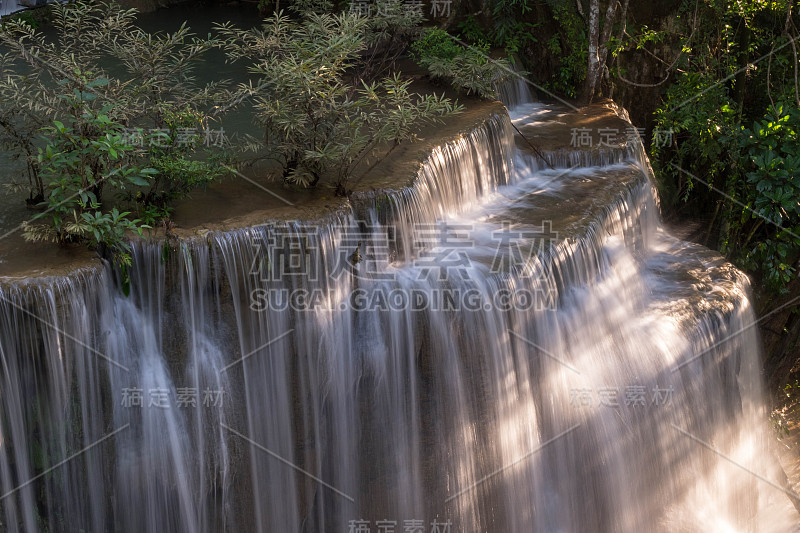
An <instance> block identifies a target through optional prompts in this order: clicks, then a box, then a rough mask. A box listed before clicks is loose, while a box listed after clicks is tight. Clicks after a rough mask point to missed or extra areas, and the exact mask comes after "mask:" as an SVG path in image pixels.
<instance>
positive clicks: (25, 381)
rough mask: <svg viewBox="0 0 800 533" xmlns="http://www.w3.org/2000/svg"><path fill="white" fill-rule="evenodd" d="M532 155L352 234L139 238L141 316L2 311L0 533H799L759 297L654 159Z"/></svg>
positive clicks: (457, 146)
mask: <svg viewBox="0 0 800 533" xmlns="http://www.w3.org/2000/svg"><path fill="white" fill-rule="evenodd" d="M543 109H546V108H544V107H531V106H528V108H526V110H524V111H523V110H519V109H518V110H517V112H516V113H515V114H514V117H515V118H520V117H523V116H532V115H535V114H536V113H539V112H540V111H542V110H543ZM520 146H522V145H520ZM545 156H546V157H547V158H548V160H549V161H550V162H551V163H553V164H554V166H556V167H558V168H557V169H556V170H550V169H548V170H542V169H543V168H544V167H543V166H541V165H540V164H539V163H538V162H537V160H536V159H535V158H533V156H532V155H531V154H528V153H526V152H525V150H524V148H516V147H515V145H514V137H513V134H512V130H511V125H510V122H509V118H508V117H507V116H505V115H498V116H495V117H492V118H491V119H490V120H487V121H486V123H485V124H484V125H483V126H482V127H480V128H478V129H476V130H475V131H473V132H472V133H471V134H470V135H467V136H464V137H462V138H460V139H458V140H455V141H453V142H451V143H448V144H446V145H444V146H441V147H439V148H437V149H435V150H434V151H433V153H432V154H431V156H430V158H429V159H428V161H427V162H426V163H425V164H424V165H423V167H422V168H421V170H420V172H419V175H418V179H417V181H416V182H415V184H414V186H413V187H411V188H408V189H404V190H402V191H399V192H397V193H392V194H388V195H374V196H370V197H367V196H362V197H360V198H354V202H355V208H354V210H353V213H350V214H340V215H337V216H333V217H330V218H329V219H326V220H325V221H323V222H321V223H317V224H312V223H300V222H275V223H271V224H267V225H264V226H259V227H255V228H247V229H241V230H238V231H232V232H227V233H211V234H209V235H207V236H206V237H204V238H202V239H196V240H194V241H189V242H183V243H180V244H178V245H175V244H174V243H172V244H170V243H167V245H163V244H153V243H137V244H135V246H134V253H133V256H134V264H133V267H132V268H131V281H130V287H131V292H130V295H129V296H125V295H124V294H123V291H122V290H121V289H120V284H119V283H118V280H116V279H115V274H114V273H113V272H111V271H110V270H102V269H95V270H91V269H90V270H86V271H84V272H81V273H79V274H76V275H74V276H71V277H68V278H49V279H45V280H41V281H36V282H31V283H29V284H19V283H17V284H6V285H2V286H0V362H1V363H2V374H1V375H0V397H2V408H1V409H2V412H1V414H0V416H2V424H1V425H0V431H1V433H0V486H1V487H2V494H0V505H2V509H3V512H2V514H0V523H1V524H2V525H0V529H2V530H7V531H17V530H20V531H37V530H45V529H46V530H49V531H79V530H84V531H93V532H97V531H112V530H114V531H259V532H272V531H281V532H283V531H303V532H311V531H324V532H337V531H341V532H348V531H354V532H360V533H364V532H366V531H382V532H388V531H414V532H426V533H427V532H432V531H438V532H444V531H465V532H477V531H513V532H527V531H547V532H551V531H619V532H629V531H636V530H640V529H645V528H646V529H647V530H656V531H709V530H714V531H791V530H792V529H793V528H796V525H795V524H796V523H797V522H798V520H797V514H796V512H795V511H794V509H793V508H792V505H791V499H790V498H791V497H792V495H791V494H787V493H786V492H785V490H784V489H783V488H782V487H783V486H784V483H783V482H782V481H780V472H779V470H778V468H777V466H776V463H775V461H774V460H773V458H772V454H771V451H770V449H769V441H770V438H769V430H768V429H767V427H766V424H765V420H766V414H765V411H764V406H763V403H762V391H761V381H760V376H759V349H758V342H757V338H756V334H755V332H754V328H753V327H752V325H753V312H752V309H751V308H750V305H749V301H748V296H747V282H746V279H745V278H744V277H743V276H742V275H741V274H740V273H739V272H737V271H736V270H735V269H733V268H732V267H731V266H730V265H728V264H726V263H725V262H724V261H722V260H721V259H720V258H718V257H717V256H716V255H714V254H713V253H711V252H709V251H708V250H705V249H703V248H702V247H699V246H695V245H691V244H688V243H684V242H680V241H678V240H676V239H674V238H672V237H670V236H669V235H668V234H667V233H666V232H665V231H664V230H663V228H662V227H661V226H660V224H659V221H658V216H657V205H656V203H655V196H654V192H653V189H652V186H651V183H650V179H649V176H650V172H649V166H648V164H647V160H646V158H645V156H644V155H643V152H642V150H641V146H640V145H636V144H632V145H630V146H628V147H623V148H620V149H616V150H606V151H600V152H597V151H595V152H588V151H577V150H575V151H561V152H547V153H546V154H545ZM354 213H359V214H360V215H361V216H358V217H357V216H356V215H355V214H354ZM357 219H360V220H357Z"/></svg>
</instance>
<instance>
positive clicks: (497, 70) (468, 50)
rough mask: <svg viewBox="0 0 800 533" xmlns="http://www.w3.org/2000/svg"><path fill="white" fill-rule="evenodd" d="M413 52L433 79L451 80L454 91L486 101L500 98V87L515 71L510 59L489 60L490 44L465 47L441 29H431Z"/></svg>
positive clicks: (417, 42)
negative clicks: (463, 92)
mask: <svg viewBox="0 0 800 533" xmlns="http://www.w3.org/2000/svg"><path fill="white" fill-rule="evenodd" d="M411 50H412V54H413V56H414V58H415V60H416V61H417V63H419V65H420V66H422V67H424V68H427V69H428V72H429V73H430V75H431V77H433V78H434V79H436V78H440V79H445V80H448V81H449V82H450V84H451V85H452V86H453V88H455V89H457V90H462V91H466V92H467V94H478V95H480V96H482V97H483V98H492V99H494V98H496V97H497V93H496V86H497V85H498V84H499V83H502V82H503V81H505V80H506V79H508V78H509V77H510V76H511V74H512V72H513V71H512V69H511V64H510V63H509V62H508V60H506V59H498V60H495V59H491V58H490V57H489V45H488V44H486V43H483V44H481V45H475V46H470V47H464V46H461V45H459V44H458V43H456V42H455V41H454V40H453V37H452V36H451V35H450V34H449V33H447V32H446V31H444V30H440V29H438V28H437V29H429V30H427V31H426V32H425V33H424V34H423V36H422V37H421V38H420V39H419V40H418V41H416V42H415V43H414V44H412V45H411Z"/></svg>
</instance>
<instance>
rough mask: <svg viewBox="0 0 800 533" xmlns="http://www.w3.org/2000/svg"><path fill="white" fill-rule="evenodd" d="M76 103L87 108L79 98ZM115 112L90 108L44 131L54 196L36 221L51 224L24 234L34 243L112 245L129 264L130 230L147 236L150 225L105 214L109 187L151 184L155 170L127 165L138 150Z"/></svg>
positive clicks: (46, 175) (42, 158) (44, 163)
mask: <svg viewBox="0 0 800 533" xmlns="http://www.w3.org/2000/svg"><path fill="white" fill-rule="evenodd" d="M73 102H74V105H75V106H76V107H82V105H81V104H82V99H81V98H80V97H79V96H78V95H76V97H75V99H74V100H73ZM109 110H110V109H104V110H103V111H105V113H100V114H95V113H94V112H92V111H91V110H90V109H84V110H83V112H82V113H81V114H80V115H79V116H78V117H76V118H75V119H74V120H73V121H72V123H71V124H69V125H64V124H63V123H61V122H59V121H55V122H54V123H53V126H49V127H46V128H44V129H43V132H44V133H45V140H46V144H45V146H44V147H43V148H40V149H39V155H38V159H39V163H40V165H41V168H42V178H43V179H44V180H45V181H46V182H47V187H48V190H49V195H48V197H47V200H46V202H45V207H46V208H47V209H46V210H45V211H44V212H43V213H42V214H40V215H37V216H36V217H35V220H47V224H37V223H28V224H26V226H25V228H24V235H25V236H26V238H28V239H29V240H32V241H37V240H50V241H55V242H66V241H73V240H86V241H88V242H89V243H90V244H91V245H93V246H95V247H102V246H107V247H109V248H110V250H111V251H112V253H113V256H114V259H115V260H116V261H117V262H118V263H121V264H125V263H127V261H128V256H127V252H128V251H129V249H128V244H127V242H126V240H125V232H126V231H135V232H136V233H138V234H140V235H141V233H142V230H143V229H145V228H146V226H144V225H139V221H138V220H132V219H130V218H128V215H129V214H130V213H128V212H120V211H119V210H118V209H117V208H116V207H114V208H112V209H111V210H110V211H105V212H104V211H103V210H102V203H103V202H102V192H103V187H104V186H105V185H108V186H110V187H113V188H115V189H121V190H124V189H126V188H133V187H143V186H147V185H148V184H149V177H150V176H152V175H153V174H154V173H155V170H154V169H151V168H138V167H135V166H132V165H127V164H125V163H124V156H125V153H126V152H127V151H129V150H130V149H131V148H132V147H131V146H130V145H128V144H126V143H125V142H124V140H123V137H122V131H121V127H120V126H119V124H116V123H114V122H112V121H111V120H110V119H109V117H108V115H107V114H106V113H107V112H108V111H109Z"/></svg>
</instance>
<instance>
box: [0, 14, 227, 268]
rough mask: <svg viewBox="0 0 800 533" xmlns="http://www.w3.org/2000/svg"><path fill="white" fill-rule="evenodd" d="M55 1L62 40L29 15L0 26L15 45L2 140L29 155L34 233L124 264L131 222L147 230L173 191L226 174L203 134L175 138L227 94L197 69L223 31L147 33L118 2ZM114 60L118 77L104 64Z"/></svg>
mask: <svg viewBox="0 0 800 533" xmlns="http://www.w3.org/2000/svg"><path fill="white" fill-rule="evenodd" d="M51 12H52V17H53V20H52V24H53V26H54V27H55V30H56V33H57V38H56V39H55V40H54V39H51V38H47V37H46V36H45V35H44V34H43V33H42V32H40V31H37V30H36V29H35V28H33V27H32V26H30V25H29V24H27V23H26V21H25V20H19V19H18V20H10V21H6V22H4V24H3V26H2V28H0V42H2V43H3V44H4V45H5V46H6V47H7V48H8V49H9V50H10V52H8V53H7V54H5V55H3V56H2V57H0V97H2V98H0V143H2V145H3V146H4V148H6V149H9V150H10V151H11V152H12V155H14V156H16V157H20V158H23V159H25V161H26V163H27V169H28V186H27V187H28V189H29V202H31V203H38V204H39V207H40V208H42V209H44V210H45V211H44V212H43V213H42V214H41V215H40V216H38V217H36V220H35V221H34V222H33V223H30V224H28V225H27V226H26V228H25V232H24V235H25V236H26V238H28V239H31V240H42V239H47V240H53V241H56V242H66V241H76V240H77V241H84V242H86V243H88V244H89V245H91V246H93V247H96V248H98V249H103V248H105V249H109V250H110V251H111V255H112V257H113V259H114V260H115V261H116V262H117V263H119V264H122V265H124V264H126V262H127V261H128V260H129V257H128V254H127V244H126V241H125V239H124V235H125V233H126V232H128V231H133V232H134V233H139V234H141V232H142V230H143V229H146V228H147V227H148V226H149V225H150V224H153V223H156V222H158V221H159V220H158V218H159V217H163V216H168V214H169V204H170V203H171V202H172V201H173V200H175V199H176V198H179V197H181V196H185V195H186V194H188V192H189V191H190V190H192V189H193V188H194V187H195V186H197V185H202V184H206V183H208V182H210V181H212V180H214V179H217V178H218V177H220V176H221V175H222V174H223V170H221V168H222V167H220V166H218V165H216V164H214V161H213V160H211V159H208V156H207V155H204V154H201V153H200V152H201V151H202V150H200V148H202V146H201V144H200V143H196V142H177V140H178V138H179V133H180V131H181V130H183V129H186V128H189V127H194V128H202V127H204V126H205V125H207V124H208V120H209V119H210V118H211V117H209V116H207V114H206V112H205V111H204V110H205V109H209V108H212V107H213V106H214V105H215V104H217V103H220V102H221V101H222V100H223V99H224V97H225V92H224V91H222V90H221V89H220V87H219V86H218V84H210V85H208V86H205V87H197V86H196V85H195V84H194V81H193V79H192V77H191V72H192V68H193V66H194V65H195V64H196V63H197V62H198V61H199V59H200V58H201V57H202V55H203V54H204V53H205V52H206V51H208V50H210V49H211V48H212V47H214V46H216V44H217V43H216V42H215V41H213V40H211V39H205V40H203V39H197V38H195V37H194V36H193V35H192V34H191V31H190V30H189V29H188V28H186V27H185V26H183V27H181V28H180V29H179V30H178V31H176V32H174V33H172V34H155V35H154V34H149V33H147V32H144V31H142V30H141V29H139V28H137V27H136V26H135V25H134V21H135V14H136V13H135V11H134V10H123V9H121V8H120V7H119V5H118V4H116V3H113V2H111V3H102V2H91V1H78V2H72V3H69V4H65V5H53V6H52V8H51ZM109 62H111V63H114V64H115V70H117V69H118V70H119V72H118V74H117V76H116V77H112V76H110V75H109V74H108V73H107V72H106V69H105V68H104V67H103V66H102V65H103V64H104V63H105V64H109ZM132 137H138V140H139V142H132ZM15 185H16V188H17V189H23V188H25V186H24V184H23V183H16V184H15ZM143 214H146V218H147V222H148V223H144V222H142V220H141V215H143ZM136 216H139V217H140V218H134V217H136Z"/></svg>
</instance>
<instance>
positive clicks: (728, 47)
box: [638, 0, 800, 295]
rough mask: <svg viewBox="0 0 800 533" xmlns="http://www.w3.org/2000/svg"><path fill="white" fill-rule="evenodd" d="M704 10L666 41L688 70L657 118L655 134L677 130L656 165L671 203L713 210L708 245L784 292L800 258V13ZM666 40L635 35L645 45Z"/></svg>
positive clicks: (782, 6) (716, 5)
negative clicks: (797, 54)
mask: <svg viewBox="0 0 800 533" xmlns="http://www.w3.org/2000/svg"><path fill="white" fill-rule="evenodd" d="M699 6H700V8H699V9H700V11H699V13H698V17H697V20H699V21H700V23H699V25H698V26H697V27H696V28H694V29H691V30H687V32H688V31H691V33H690V34H689V35H677V36H669V38H670V39H673V40H674V41H675V42H677V43H679V45H680V46H681V50H682V54H683V55H684V57H683V58H682V59H681V61H680V67H681V68H682V69H683V70H684V72H682V73H681V74H680V75H679V76H677V77H676V80H675V82H674V83H673V85H671V86H670V87H669V89H668V90H667V93H666V96H665V101H664V104H663V105H662V106H661V107H660V108H659V109H658V110H657V112H656V124H655V127H656V128H658V129H660V130H664V131H666V130H672V131H673V136H674V142H673V143H672V144H671V145H669V146H658V145H655V144H654V145H653V147H651V155H652V156H653V163H654V167H655V168H656V169H657V170H658V175H659V181H660V184H661V186H662V192H664V193H665V194H664V198H665V199H666V200H667V203H674V202H677V201H678V200H680V201H682V202H684V203H685V209H687V210H689V211H690V212H691V211H700V212H703V214H709V213H708V207H707V206H709V205H711V206H716V207H715V208H714V209H713V213H711V214H712V219H711V220H710V221H709V225H710V226H709V229H708V234H709V235H711V236H712V239H713V240H712V241H711V242H710V243H709V244H711V245H712V246H716V247H718V248H719V249H720V250H721V251H723V252H724V253H725V254H727V255H728V257H730V258H731V259H732V260H733V261H734V262H736V263H737V264H738V265H740V266H741V267H743V268H745V269H747V270H749V271H750V272H753V273H755V274H756V275H757V277H758V279H759V280H760V282H761V283H759V285H761V286H763V287H764V288H765V289H766V290H767V291H766V292H767V293H768V294H773V295H774V294H781V293H783V292H785V291H786V290H787V286H788V284H789V283H790V282H791V281H792V280H793V279H794V278H795V277H796V275H797V274H796V269H797V261H798V257H800V238H798V235H800V205H798V198H800V182H798V172H799V171H800V156H798V154H800V140H798V128H800V111H798V105H800V102H798V101H797V92H796V90H797V85H796V81H795V69H794V67H793V63H794V62H796V59H795V58H794V50H793V49H792V47H791V44H792V42H793V41H790V39H789V37H790V34H789V33H788V32H789V30H791V29H792V28H795V26H794V21H793V19H792V17H795V18H796V14H795V15H787V13H789V11H788V8H789V4H788V3H787V2H760V1H748V2H737V3H729V2H724V1H721V0H719V1H716V0H709V1H707V2H704V3H702V4H700V5H699ZM685 7H687V8H688V7H691V9H692V10H693V9H694V7H692V6H688V5H687V6H685ZM692 20H694V17H693V16H692ZM793 31H796V30H793ZM664 39H666V37H665V36H664V35H659V34H657V33H653V32H650V31H644V32H641V35H639V36H638V40H640V42H642V46H644V44H646V42H660V41H662V40H664ZM780 46H783V48H781V47H780ZM757 58H763V59H761V60H760V61H759V62H758V64H753V63H751V62H752V61H754V60H755V59H757ZM692 176H696V177H697V178H699V179H701V180H702V181H703V182H705V183H708V184H709V185H708V186H704V185H703V184H697V183H695V181H698V180H697V179H695V178H693V177H692Z"/></svg>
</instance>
